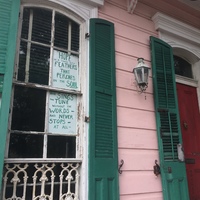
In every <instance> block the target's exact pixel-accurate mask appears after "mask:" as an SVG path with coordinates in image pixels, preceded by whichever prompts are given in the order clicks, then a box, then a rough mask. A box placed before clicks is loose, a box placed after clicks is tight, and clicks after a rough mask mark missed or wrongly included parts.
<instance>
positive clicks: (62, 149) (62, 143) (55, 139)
mask: <svg viewBox="0 0 200 200" xmlns="http://www.w3.org/2000/svg"><path fill="white" fill-rule="evenodd" d="M47 146H48V147H47V157H48V158H75V156H76V150H75V149H76V137H67V136H48V144H47Z"/></svg>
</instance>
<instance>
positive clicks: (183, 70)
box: [174, 56, 193, 78]
mask: <svg viewBox="0 0 200 200" xmlns="http://www.w3.org/2000/svg"><path fill="white" fill-rule="evenodd" d="M174 68H175V73H176V74H177V75H180V76H185V77H188V78H193V76H192V67H191V64H190V63H189V62H187V61H186V60H184V59H182V58H181V57H178V56H174Z"/></svg>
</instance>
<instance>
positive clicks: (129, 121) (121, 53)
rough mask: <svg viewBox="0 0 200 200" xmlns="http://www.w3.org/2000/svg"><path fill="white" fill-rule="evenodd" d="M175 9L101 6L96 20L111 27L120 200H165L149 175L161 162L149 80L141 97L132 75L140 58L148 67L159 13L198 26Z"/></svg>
mask: <svg viewBox="0 0 200 200" xmlns="http://www.w3.org/2000/svg"><path fill="white" fill-rule="evenodd" d="M177 5H178V4H177V1H173V3H172V1H170V4H169V2H168V1H167V0H155V1H149V0H140V1H138V3H137V6H136V9H135V11H134V13H133V14H129V13H128V12H127V1H126V0H105V5H104V6H103V7H102V8H100V10H99V17H100V18H103V19H106V20H109V21H111V22H113V23H114V24H115V47H116V75H117V115H118V148H119V162H120V160H121V159H123V160H124V165H123V167H122V170H123V172H122V174H121V175H120V176H119V181H120V199H121V200H147V199H148V200H161V199H163V197H162V186H161V179H160V177H156V176H155V175H154V174H153V165H154V162H155V160H156V159H158V158H159V156H158V145H157V136H156V122H155V113H154V102H153V88H152V79H151V74H150V81H149V87H148V88H147V91H146V94H139V93H138V92H137V89H136V85H135V80H134V77H133V73H132V70H133V68H134V67H135V66H136V65H137V58H138V57H143V58H144V59H145V62H146V64H148V65H149V66H151V63H150V47H149V36H151V35H153V36H157V32H156V31H155V27H154V23H153V22H152V20H151V17H152V16H153V15H154V14H155V13H156V12H157V11H160V12H163V13H165V14H169V15H171V16H173V17H174V15H175V17H176V18H177V19H180V18H181V16H182V19H183V21H184V22H190V23H191V24H192V25H193V26H196V27H197V26H199V24H197V23H196V22H193V20H196V21H197V16H192V15H191V14H190V13H189V12H187V13H184V12H183V11H182V10H181V9H182V8H184V9H187V8H186V7H184V6H183V5H181V7H177ZM174 6H176V7H174ZM183 15H184V17H183Z"/></svg>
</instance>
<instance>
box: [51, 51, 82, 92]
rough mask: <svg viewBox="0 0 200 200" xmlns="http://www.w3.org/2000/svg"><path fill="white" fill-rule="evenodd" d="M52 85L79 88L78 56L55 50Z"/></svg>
mask: <svg viewBox="0 0 200 200" xmlns="http://www.w3.org/2000/svg"><path fill="white" fill-rule="evenodd" d="M52 70H53V71H52V73H53V75H52V86H53V87H58V88H64V89H72V90H78V89H79V77H78V57H77V56H73V55H69V54H67V53H65V52H62V51H57V50H54V52H53V69H52Z"/></svg>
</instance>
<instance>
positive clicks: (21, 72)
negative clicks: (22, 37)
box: [18, 42, 27, 81]
mask: <svg viewBox="0 0 200 200" xmlns="http://www.w3.org/2000/svg"><path fill="white" fill-rule="evenodd" d="M26 54H27V42H21V44H20V50H19V66H18V80H19V81H25V67H26Z"/></svg>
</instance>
